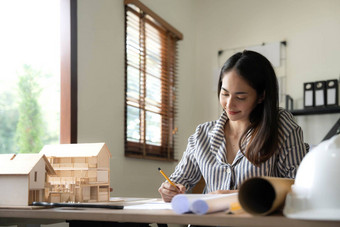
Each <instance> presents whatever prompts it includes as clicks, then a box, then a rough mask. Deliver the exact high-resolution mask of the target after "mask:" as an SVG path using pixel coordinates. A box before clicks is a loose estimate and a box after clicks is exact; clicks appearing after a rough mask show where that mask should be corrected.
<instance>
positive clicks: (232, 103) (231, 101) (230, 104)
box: [226, 98, 234, 109]
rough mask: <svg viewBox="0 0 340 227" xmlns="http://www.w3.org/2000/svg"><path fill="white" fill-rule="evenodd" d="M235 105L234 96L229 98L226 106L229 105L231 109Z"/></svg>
mask: <svg viewBox="0 0 340 227" xmlns="http://www.w3.org/2000/svg"><path fill="white" fill-rule="evenodd" d="M233 106H234V100H233V99H232V98H229V99H228V100H227V104H226V107H227V108H228V109H231V108H232V107H233Z"/></svg>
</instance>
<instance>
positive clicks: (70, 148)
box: [40, 143, 111, 157]
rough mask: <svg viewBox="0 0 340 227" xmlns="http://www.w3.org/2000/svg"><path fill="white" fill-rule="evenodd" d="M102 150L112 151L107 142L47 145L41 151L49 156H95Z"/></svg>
mask: <svg viewBox="0 0 340 227" xmlns="http://www.w3.org/2000/svg"><path fill="white" fill-rule="evenodd" d="M101 151H106V152H108V153H109V155H110V157H111V153H110V151H109V149H108V147H107V146H106V144H105V143H77V144H54V145H45V146H44V147H43V149H42V150H41V151H40V154H44V155H46V156H47V157H93V156H97V155H98V154H99V153H100V152H101Z"/></svg>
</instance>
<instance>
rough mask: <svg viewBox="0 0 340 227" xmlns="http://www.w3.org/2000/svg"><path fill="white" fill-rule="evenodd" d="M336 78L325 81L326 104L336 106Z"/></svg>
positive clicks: (337, 91)
mask: <svg viewBox="0 0 340 227" xmlns="http://www.w3.org/2000/svg"><path fill="white" fill-rule="evenodd" d="M338 87H339V86H338V80H337V79H334V80H327V81H326V97H327V98H326V106H338V93H339V90H338Z"/></svg>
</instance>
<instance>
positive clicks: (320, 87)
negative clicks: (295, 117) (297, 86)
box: [314, 80, 326, 107]
mask: <svg viewBox="0 0 340 227" xmlns="http://www.w3.org/2000/svg"><path fill="white" fill-rule="evenodd" d="M314 97H315V102H314V106H315V107H325V106H326V81H324V80H322V81H316V82H314Z"/></svg>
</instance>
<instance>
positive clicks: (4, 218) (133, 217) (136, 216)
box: [0, 208, 340, 227]
mask: <svg viewBox="0 0 340 227" xmlns="http://www.w3.org/2000/svg"><path fill="white" fill-rule="evenodd" d="M65 221H70V223H72V221H98V222H116V223H117V222H120V223H167V224H185V225H187V224H193V225H210V226H261V227H263V226H270V227H275V226H278V227H279V226H282V227H283V226H285V227H287V226H289V227H294V226H296V227H303V226H308V227H314V226H337V227H339V226H340V221H305V220H294V219H288V218H286V217H284V216H282V215H281V214H273V215H270V216H252V215H249V214H247V213H242V214H226V213H225V212H219V213H213V214H208V215H195V214H183V215H179V214H176V213H174V212H173V211H172V210H141V209H123V210H113V209H100V208H82V209H73V208H71V209H70V208H48V209H29V210H25V209H0V225H10V224H23V223H26V224H27V223H31V224H32V223H41V224H50V223H56V222H65ZM111 226H113V225H111Z"/></svg>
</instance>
